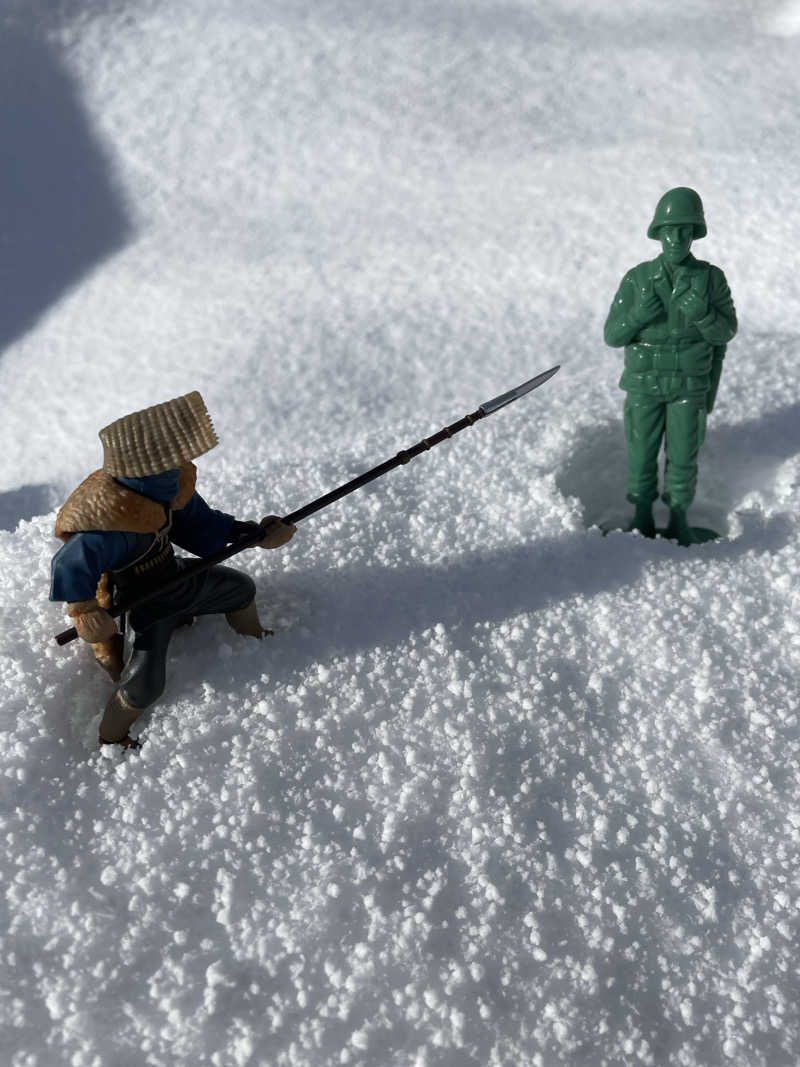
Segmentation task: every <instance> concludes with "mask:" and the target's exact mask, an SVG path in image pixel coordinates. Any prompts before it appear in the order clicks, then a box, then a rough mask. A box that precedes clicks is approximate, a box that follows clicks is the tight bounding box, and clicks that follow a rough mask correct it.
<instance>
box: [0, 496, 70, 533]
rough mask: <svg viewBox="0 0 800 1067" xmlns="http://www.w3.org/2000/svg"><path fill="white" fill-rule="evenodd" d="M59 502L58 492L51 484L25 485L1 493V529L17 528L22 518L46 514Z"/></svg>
mask: <svg viewBox="0 0 800 1067" xmlns="http://www.w3.org/2000/svg"><path fill="white" fill-rule="evenodd" d="M56 504H57V494H56V491H55V489H53V487H52V486H50V485H23V486H22V488H21V489H14V490H12V491H11V492H8V493H0V530H16V528H17V525H18V523H19V522H20V521H21V520H22V519H32V518H33V517H34V515H45V514H47V512H48V511H52V510H53V508H54V507H55V506H56Z"/></svg>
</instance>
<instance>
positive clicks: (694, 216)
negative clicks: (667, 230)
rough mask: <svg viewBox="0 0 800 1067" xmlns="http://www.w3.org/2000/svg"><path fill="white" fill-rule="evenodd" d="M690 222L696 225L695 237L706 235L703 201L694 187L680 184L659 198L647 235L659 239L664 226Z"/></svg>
mask: <svg viewBox="0 0 800 1067" xmlns="http://www.w3.org/2000/svg"><path fill="white" fill-rule="evenodd" d="M687 222H690V223H691V224H692V226H694V236H695V239H696V238H698V237H705V235H706V233H707V230H706V220H705V216H704V215H703V201H702V200H701V199H700V197H699V195H698V194H697V193H696V192H695V191H694V189H687V188H686V186H684V185H680V186H678V188H677V189H670V190H669V192H666V193H664V195H663V196H662V197H661V199H660V200H659V202H658V204H657V205H656V213H655V215H654V216H653V221H652V222H651V223H650V226H649V228H648V230H647V236H648V237H652V238H653V239H654V240H656V241H657V240H658V231H659V229H660V227H662V226H682V225H684V224H685V223H687Z"/></svg>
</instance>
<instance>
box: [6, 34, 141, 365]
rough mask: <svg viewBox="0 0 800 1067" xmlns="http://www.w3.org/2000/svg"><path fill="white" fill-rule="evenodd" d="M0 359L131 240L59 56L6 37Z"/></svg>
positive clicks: (29, 37) (24, 39)
mask: <svg viewBox="0 0 800 1067" xmlns="http://www.w3.org/2000/svg"><path fill="white" fill-rule="evenodd" d="M0 205H2V217H0V352H1V351H2V350H3V349H5V348H6V347H7V346H8V345H9V344H10V343H11V342H12V341H13V340H14V339H15V338H17V337H19V336H20V335H21V334H22V333H24V332H25V331H26V330H27V329H29V328H30V327H31V326H32V325H33V324H34V323H35V322H36V320H37V318H38V317H39V316H40V315H41V313H42V312H43V311H44V310H45V309H46V308H47V307H48V306H49V305H51V304H52V303H53V302H54V301H55V300H56V299H57V298H58V297H59V296H60V295H61V294H62V293H63V292H64V291H65V289H67V288H68V287H69V286H71V285H73V284H75V282H76V281H78V280H79V279H80V278H81V277H82V276H83V275H84V274H85V273H86V272H87V271H88V270H90V269H91V268H92V267H93V266H94V265H95V264H97V263H98V262H99V261H100V260H101V259H103V258H104V257H105V256H108V255H109V254H110V253H111V252H113V251H114V250H115V249H117V248H119V247H120V246H121V245H122V244H123V243H124V242H125V240H126V238H127V235H128V233H129V230H130V227H129V224H128V221H127V218H126V214H125V210H124V207H123V201H122V197H121V195H120V193H119V192H118V191H117V189H116V188H115V186H114V182H113V179H112V168H111V165H110V161H109V159H108V158H107V155H106V153H105V152H104V150H103V149H102V147H101V146H100V144H99V142H98V140H97V137H96V135H95V134H94V132H93V130H92V129H91V126H90V124H89V121H88V118H87V115H86V113H85V111H84V109H83V107H82V104H81V101H80V95H79V89H78V86H77V85H76V83H75V80H74V78H73V76H72V75H71V74H70V72H69V71H68V70H67V68H66V67H65V65H64V63H63V61H62V60H61V58H60V57H59V55H58V53H57V52H56V51H55V50H54V49H53V47H51V46H50V45H49V44H47V43H46V42H45V41H43V40H41V39H39V38H37V37H36V36H35V35H33V34H30V33H26V32H24V31H23V30H22V29H20V28H9V27H8V26H4V27H3V33H2V36H0Z"/></svg>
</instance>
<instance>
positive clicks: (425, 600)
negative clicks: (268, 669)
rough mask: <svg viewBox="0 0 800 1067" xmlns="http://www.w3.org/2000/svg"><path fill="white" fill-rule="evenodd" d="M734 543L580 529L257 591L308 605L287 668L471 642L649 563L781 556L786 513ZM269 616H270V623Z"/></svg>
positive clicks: (757, 518)
mask: <svg viewBox="0 0 800 1067" xmlns="http://www.w3.org/2000/svg"><path fill="white" fill-rule="evenodd" d="M740 519H741V523H742V532H741V534H740V536H738V537H737V538H736V539H735V540H731V541H719V542H713V543H709V544H706V545H697V546H694V547H692V548H690V549H685V548H681V547H680V546H678V545H676V544H674V543H673V542H669V541H663V540H661V539H659V540H655V541H653V540H646V539H645V538H642V537H639V536H638V535H635V534H622V533H614V534H611V535H609V536H608V537H605V538H604V537H602V536H601V535H600V533H599V531H596V532H593V533H589V534H587V533H584V532H582V531H579V532H576V533H570V534H566V535H565V536H564V537H561V538H552V539H545V540H543V541H535V542H532V543H530V544H520V545H514V546H507V547H503V548H498V549H493V550H491V551H486V552H480V553H473V554H470V555H465V556H462V557H460V558H458V559H454V560H453V561H452V562H450V563H437V564H412V565H409V566H405V567H386V566H377V565H376V566H368V565H363V564H361V565H359V566H353V567H352V568H350V567H341V568H336V569H331V570H323V569H321V568H315V569H313V570H311V571H309V572H306V573H292V574H290V575H286V576H285V577H283V578H282V579H281V580H280V583H276V582H274V580H273V581H270V588H269V589H268V590H264V592H263V593H259V599H262V597H263V600H264V601H266V602H267V603H269V602H270V601H271V600H273V601H274V599H275V598H276V596H277V601H278V603H277V605H276V606H277V607H278V608H279V609H280V602H281V601H282V600H283V599H284V597H286V598H288V599H289V600H291V601H292V602H295V603H296V602H301V603H303V604H305V605H307V606H311V609H312V612H313V614H312V616H311V617H308V618H306V619H305V620H304V621H305V622H306V624H307V626H308V628H309V632H307V635H306V636H304V637H302V638H298V639H297V640H295V642H294V643H293V651H289V652H288V655H285V657H282V666H281V668H280V672H281V673H283V672H284V671H289V672H292V671H294V670H297V669H301V670H302V669H304V668H305V666H306V665H307V663H308V662H320V663H324V662H326V660H328V659H330V658H331V657H332V656H337V655H345V656H347V655H352V654H354V653H358V652H364V651H369V650H371V649H374V648H376V647H388V648H391V647H394V646H396V645H398V644H400V643H402V642H403V641H405V640H406V639H407V638H408V636H409V634H410V633H412V632H416V633H419V632H421V631H424V630H427V629H429V628H430V627H432V626H435V625H436V624H437V623H442V624H443V625H444V626H445V627H447V629H448V631H449V632H451V636H454V637H456V638H457V635H458V634H459V633H461V634H463V635H464V640H465V641H467V640H468V639H469V638H468V635H469V634H470V633H471V631H472V630H473V628H474V626H475V625H476V624H479V623H484V622H485V623H492V624H497V623H501V622H503V621H504V620H506V619H509V618H513V617H514V616H515V615H518V614H520V613H522V612H536V611H541V610H542V609H545V608H547V607H548V605H550V604H552V603H557V602H561V601H565V600H568V599H569V598H571V597H577V596H580V597H582V598H583V599H587V600H588V599H591V598H592V597H594V596H596V595H598V594H600V593H604V592H612V593H613V592H615V591H619V590H624V589H627V588H629V587H630V586H632V585H634V584H635V583H636V582H637V581H638V579H639V577H640V574H641V571H642V569H643V567H645V566H647V565H649V564H651V563H652V562H653V561H654V560H662V561H666V560H672V561H673V564H674V566H675V567H676V568H679V567H680V566H681V565H682V563H683V561H684V560H685V561H687V562H688V561H689V560H690V559H692V560H694V559H696V558H697V555H698V554H700V553H702V554H704V555H706V556H707V557H708V559H709V560H713V559H735V558H737V557H738V556H741V555H743V554H745V553H746V552H751V551H753V550H756V551H760V552H775V551H777V550H779V549H780V548H781V547H783V546H784V545H785V544H787V543H788V542H789V540H790V539H791V538H792V536H793V533H794V531H793V527H792V524H791V522H790V521H789V519H788V518H787V517H784V516H774V517H772V518H770V519H764V518H763V517H762V516H761V515H759V514H758V513H747V514H742V515H741V516H740ZM268 615H269V613H268V611H267V617H268Z"/></svg>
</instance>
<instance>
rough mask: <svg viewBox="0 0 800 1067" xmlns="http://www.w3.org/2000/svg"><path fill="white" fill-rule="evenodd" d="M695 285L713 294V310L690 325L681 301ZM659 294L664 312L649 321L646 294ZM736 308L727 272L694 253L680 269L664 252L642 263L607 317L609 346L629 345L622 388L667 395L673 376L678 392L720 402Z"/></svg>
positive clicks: (709, 404) (709, 296) (625, 282)
mask: <svg viewBox="0 0 800 1067" xmlns="http://www.w3.org/2000/svg"><path fill="white" fill-rule="evenodd" d="M689 287H691V288H692V289H694V290H695V292H696V293H697V294H698V295H700V296H703V297H705V298H707V301H708V311H707V313H706V314H705V315H704V316H703V317H702V318H701V319H699V320H697V321H695V322H692V323H688V322H687V321H686V318H685V316H684V315H683V313H682V312H681V311H680V309H679V308H678V306H677V303H676V299H675V298H677V297H680V296H682V295H683V293H685V292H686V291H687V289H688V288H689ZM642 293H646V294H650V293H655V295H656V296H657V297H658V298H659V300H660V302H661V311H660V312H659V313H658V314H657V315H656V316H655V318H652V319H650V321H643V318H642V316H641V314H640V313H639V309H640V306H641V294H642ZM736 328H737V323H736V309H735V308H734V306H733V299H732V297H731V291H730V289H729V288H728V283H727V281H726V280H725V275H724V274H723V273H722V271H721V270H720V269H719V267H715V266H713V265H712V264H711V263H705V262H703V261H702V260H699V259H695V258H694V256H692V255H691V254H690V255H689V256H687V258H686V259H685V260H684V261H683V263H681V264H680V266H678V267H674V266H670V265H669V264H667V262H666V260H665V259H664V257H663V256H658V257H656V259H652V260H648V261H646V262H645V263H640V264H639V265H638V266H636V267H634V268H633V269H632V270H629V271H628V273H627V274H626V275H625V277H624V278H623V279H622V282H621V283H620V287H619V289H618V291H617V295H616V296H615V297H614V301H613V303H612V305H611V310H610V311H609V313H608V318H607V319H606V324H605V330H604V336H605V341H606V344H608V345H612V346H613V347H615V348H621V347H622V346H624V347H625V369H624V371H623V374H622V378H621V379H620V383H619V384H620V388H622V389H625V390H626V391H627V392H628V393H633V394H638V395H640V396H641V395H643V396H652V397H655V396H659V395H663V386H664V384H665V381H664V379H665V378H669V379H671V383H672V386H673V389H672V390H671V392H672V394H673V395H676V393H675V386H676V385H677V395H685V396H691V395H694V396H697V395H698V394H699V393H706V395H707V405H706V406H707V410H708V411H710V410H711V408H712V407H713V404H714V398H715V396H716V391H717V386H718V384H719V377H720V374H721V372H722V359H723V357H724V355H725V346H726V345H727V343H728V341H730V340H731V338H732V337H734V335H735V334H736Z"/></svg>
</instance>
